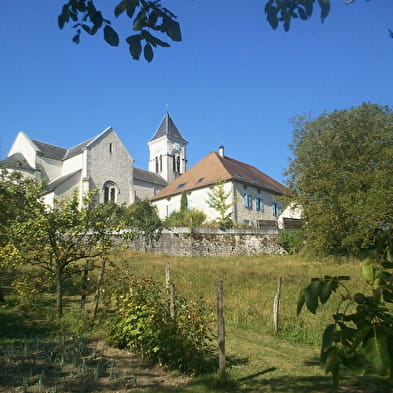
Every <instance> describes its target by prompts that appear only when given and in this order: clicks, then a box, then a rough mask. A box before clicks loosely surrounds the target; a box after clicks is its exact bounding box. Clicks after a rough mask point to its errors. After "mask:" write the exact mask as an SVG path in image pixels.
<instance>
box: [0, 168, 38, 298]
mask: <svg viewBox="0 0 393 393" xmlns="http://www.w3.org/2000/svg"><path fill="white" fill-rule="evenodd" d="M42 191H43V183H39V182H37V181H35V180H34V179H32V178H26V177H23V176H22V175H21V174H20V173H19V172H7V171H6V170H4V169H1V171H0V271H1V270H5V269H7V268H10V267H14V266H15V265H17V264H18V262H20V260H19V258H18V252H17V250H16V249H15V246H14V245H13V243H12V242H11V241H10V239H11V235H12V230H11V228H13V227H18V224H23V223H24V222H25V221H26V220H28V219H29V218H30V217H31V216H35V215H36V214H37V213H39V212H41V210H42V205H41V203H40V202H39V198H40V197H41V195H42ZM9 256H11V258H10V257H9ZM1 302H4V295H3V293H2V290H1V287H0V303H1Z"/></svg>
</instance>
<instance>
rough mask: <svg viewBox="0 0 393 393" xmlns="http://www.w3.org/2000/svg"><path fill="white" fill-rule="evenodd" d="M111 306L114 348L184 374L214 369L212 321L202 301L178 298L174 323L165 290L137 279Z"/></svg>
mask: <svg viewBox="0 0 393 393" xmlns="http://www.w3.org/2000/svg"><path fill="white" fill-rule="evenodd" d="M110 306H111V309H112V310H113V312H114V313H113V317H112V318H111V319H110V321H109V326H108V327H109V336H110V341H111V343H112V344H115V345H116V346H118V347H119V348H129V349H131V350H132V351H134V352H136V353H137V354H139V355H141V356H142V357H143V358H146V359H149V360H151V361H153V362H154V363H160V364H165V365H167V366H169V367H170V368H174V369H178V370H181V371H186V372H189V371H192V372H202V371H207V370H209V369H210V368H211V366H210V365H211V362H210V353H211V350H210V345H209V340H210V329H209V322H210V320H211V317H210V315H209V314H208V312H207V309H206V305H205V302H204V301H203V300H202V299H198V301H195V302H194V301H187V300H186V299H185V298H183V297H180V296H178V297H177V298H176V302H175V310H176V313H175V314H176V316H175V318H174V319H172V318H171V317H170V312H169V304H168V294H167V291H166V290H165V288H163V287H162V286H161V285H160V284H158V283H157V282H155V281H153V280H150V279H143V280H138V279H133V280H132V281H131V285H130V287H129V288H127V289H125V288H123V289H120V290H118V291H117V293H114V294H113V296H112V298H111V301H110Z"/></svg>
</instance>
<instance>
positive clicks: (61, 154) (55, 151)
mask: <svg viewBox="0 0 393 393" xmlns="http://www.w3.org/2000/svg"><path fill="white" fill-rule="evenodd" d="M111 130H112V128H111V127H108V128H107V129H105V130H104V131H103V132H102V133H101V134H98V135H96V136H94V137H93V138H90V139H88V140H87V141H84V142H82V143H79V145H76V146H73V147H71V148H70V149H65V148H63V147H59V146H55V145H50V144H49V143H44V142H40V141H37V140H34V139H33V140H32V142H33V143H34V144H35V145H36V146H37V148H38V149H39V150H40V152H41V153H42V155H43V156H44V157H47V158H52V159H54V160H59V161H62V160H66V159H68V158H71V157H74V156H76V155H77V154H80V153H82V151H83V149H84V148H85V147H88V146H89V145H90V144H91V143H92V142H94V141H95V140H97V139H99V138H100V137H101V136H103V135H104V134H105V133H107V132H109V131H111Z"/></svg>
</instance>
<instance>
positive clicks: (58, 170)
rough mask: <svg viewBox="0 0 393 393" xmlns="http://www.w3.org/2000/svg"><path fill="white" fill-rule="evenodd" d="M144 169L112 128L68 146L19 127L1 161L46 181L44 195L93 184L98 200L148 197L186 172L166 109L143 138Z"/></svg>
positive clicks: (181, 144) (182, 144)
mask: <svg viewBox="0 0 393 393" xmlns="http://www.w3.org/2000/svg"><path fill="white" fill-rule="evenodd" d="M148 145H149V150H150V158H149V164H148V166H149V170H145V169H140V168H136V167H135V166H134V160H133V158H132V156H131V155H130V153H129V152H128V151H127V149H126V147H125V146H124V144H123V143H122V141H121V140H120V138H119V136H118V135H117V133H116V132H115V131H114V129H113V128H112V127H108V128H107V129H105V130H104V131H103V132H101V133H100V134H98V135H96V136H94V137H92V138H90V139H88V140H86V141H85V142H82V143H80V144H78V145H76V146H73V147H71V148H68V149H67V148H63V147H59V146H55V145H52V144H48V143H45V142H41V141H38V140H35V139H30V138H29V137H28V136H27V135H26V134H25V133H24V132H19V133H18V135H17V136H16V138H15V141H14V143H13V144H12V146H11V149H10V151H9V153H8V156H7V158H6V159H5V160H4V161H2V163H1V164H2V166H3V167H5V168H6V169H7V170H11V171H12V170H18V171H21V172H23V173H24V174H25V175H26V176H30V177H34V178H36V179H42V180H44V181H45V183H46V189H45V195H44V200H45V202H46V203H47V204H48V205H50V206H52V205H53V204H54V200H55V199H56V198H67V197H69V196H70V195H71V194H72V193H73V192H75V190H77V192H78V193H79V198H80V202H81V203H82V198H83V195H84V194H86V193H87V192H89V191H91V190H93V189H98V196H97V198H98V201H99V202H107V201H114V202H116V203H118V204H125V205H128V204H131V203H133V202H134V201H135V200H136V199H149V198H150V197H152V196H153V195H154V194H155V193H157V192H158V191H160V190H161V189H163V188H164V187H166V186H167V185H168V182H170V181H172V180H174V179H175V178H176V177H178V176H180V175H181V174H182V173H184V172H185V171H186V167H187V160H186V145H187V141H186V140H185V139H184V138H183V137H182V135H181V134H180V132H179V130H178V129H177V127H176V125H175V123H174V122H173V120H172V118H171V117H170V115H169V114H168V113H166V114H165V115H164V118H163V119H162V121H161V123H160V124H159V126H158V128H157V130H156V132H155V133H154V136H153V138H152V139H151V140H150V141H149V142H148Z"/></svg>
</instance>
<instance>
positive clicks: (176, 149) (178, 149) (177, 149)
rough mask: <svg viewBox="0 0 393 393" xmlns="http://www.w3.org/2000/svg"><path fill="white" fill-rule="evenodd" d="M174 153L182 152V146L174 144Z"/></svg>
mask: <svg viewBox="0 0 393 393" xmlns="http://www.w3.org/2000/svg"><path fill="white" fill-rule="evenodd" d="M173 151H176V152H178V151H180V145H179V144H178V143H174V144H173Z"/></svg>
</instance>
